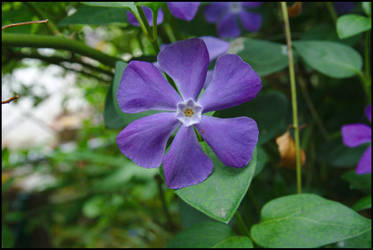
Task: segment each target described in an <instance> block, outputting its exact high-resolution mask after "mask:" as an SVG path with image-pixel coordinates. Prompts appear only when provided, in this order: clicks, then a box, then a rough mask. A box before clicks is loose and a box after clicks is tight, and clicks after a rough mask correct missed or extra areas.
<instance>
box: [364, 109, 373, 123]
mask: <svg viewBox="0 0 373 250" xmlns="http://www.w3.org/2000/svg"><path fill="white" fill-rule="evenodd" d="M365 115H366V117H367V118H368V120H369V121H370V122H372V105H368V106H367V107H366V108H365Z"/></svg>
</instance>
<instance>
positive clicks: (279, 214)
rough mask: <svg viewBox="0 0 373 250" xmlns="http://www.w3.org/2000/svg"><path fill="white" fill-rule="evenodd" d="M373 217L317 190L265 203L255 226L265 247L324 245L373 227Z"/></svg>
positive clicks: (254, 231) (253, 231) (256, 237)
mask: <svg viewBox="0 0 373 250" xmlns="http://www.w3.org/2000/svg"><path fill="white" fill-rule="evenodd" d="M371 228H372V225H371V221H370V220H369V219H367V218H365V217H363V216H361V215H359V214H358V213H356V212H355V211H354V210H352V209H350V208H348V207H346V206H345V205H342V204H341V203H338V202H335V201H331V200H327V199H324V198H322V197H320V196H317V195H314V194H296V195H289V196H285V197H281V198H278V199H274V200H272V201H270V202H268V203H267V204H266V205H264V207H263V209H262V211H261V221H260V223H259V224H256V225H254V226H253V227H252V228H251V232H250V233H251V237H252V239H253V240H254V241H255V242H256V243H257V244H258V245H260V246H262V247H270V248H272V247H276V248H283V247H287V248H297V247H299V248H301V247H302V248H303V247H307V248H309V247H320V246H323V245H326V244H330V243H334V242H338V241H341V240H344V239H349V238H353V237H357V236H359V235H361V234H364V233H366V232H367V231H369V230H371Z"/></svg>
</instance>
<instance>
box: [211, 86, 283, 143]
mask: <svg viewBox="0 0 373 250" xmlns="http://www.w3.org/2000/svg"><path fill="white" fill-rule="evenodd" d="M289 110H290V107H289V101H288V99H287V97H286V96H285V95H284V94H283V93H281V92H278V91H267V92H264V91H261V92H259V94H258V95H257V96H256V97H255V98H254V99H252V100H251V101H249V102H246V103H243V104H241V105H239V106H236V107H233V108H229V109H225V110H222V111H217V112H215V115H214V116H217V117H225V118H228V117H238V116H247V117H250V118H252V119H254V120H255V121H256V123H257V124H258V128H259V144H263V143H265V142H267V141H269V140H270V139H271V138H273V137H275V136H276V135H279V134H280V133H283V132H284V131H285V130H286V127H287V125H288V124H289V122H288V121H287V115H288V113H289Z"/></svg>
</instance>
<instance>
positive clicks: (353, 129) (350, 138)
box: [342, 105, 372, 174]
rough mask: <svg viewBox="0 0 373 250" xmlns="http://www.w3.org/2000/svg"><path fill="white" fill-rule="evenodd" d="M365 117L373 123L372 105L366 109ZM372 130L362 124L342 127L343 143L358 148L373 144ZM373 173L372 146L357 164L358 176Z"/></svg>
mask: <svg viewBox="0 0 373 250" xmlns="http://www.w3.org/2000/svg"><path fill="white" fill-rule="evenodd" d="M365 115H366V116H367V118H368V120H369V121H370V122H372V105H369V106H368V107H366V108H365ZM371 135H372V128H371V127H369V126H367V125H365V124H361V123H355V124H348V125H344V126H343V127H342V139H343V143H344V144H345V145H346V146H348V147H352V148H353V147H356V146H359V145H360V144H363V143H368V142H370V143H372V138H371ZM371 172H372V145H369V147H368V148H367V149H366V150H365V152H364V154H363V156H362V157H361V159H360V161H359V163H358V164H357V168H356V173H357V174H368V173H371Z"/></svg>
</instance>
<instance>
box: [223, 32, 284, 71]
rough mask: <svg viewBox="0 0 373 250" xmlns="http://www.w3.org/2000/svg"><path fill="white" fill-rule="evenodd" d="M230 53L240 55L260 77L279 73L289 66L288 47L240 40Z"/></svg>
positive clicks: (244, 39) (235, 42)
mask: <svg viewBox="0 0 373 250" xmlns="http://www.w3.org/2000/svg"><path fill="white" fill-rule="evenodd" d="M229 53H235V54H237V55H239V56H240V57H241V58H242V60H244V61H245V62H247V63H248V64H250V65H251V67H253V69H254V70H255V72H256V73H258V75H259V76H265V75H269V74H272V73H274V72H278V71H280V70H282V69H284V68H286V66H287V65H288V55H287V52H286V45H283V44H280V43H274V42H268V41H264V40H258V39H255V40H254V39H249V38H238V39H236V40H234V41H232V42H231V49H230V51H229Z"/></svg>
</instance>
